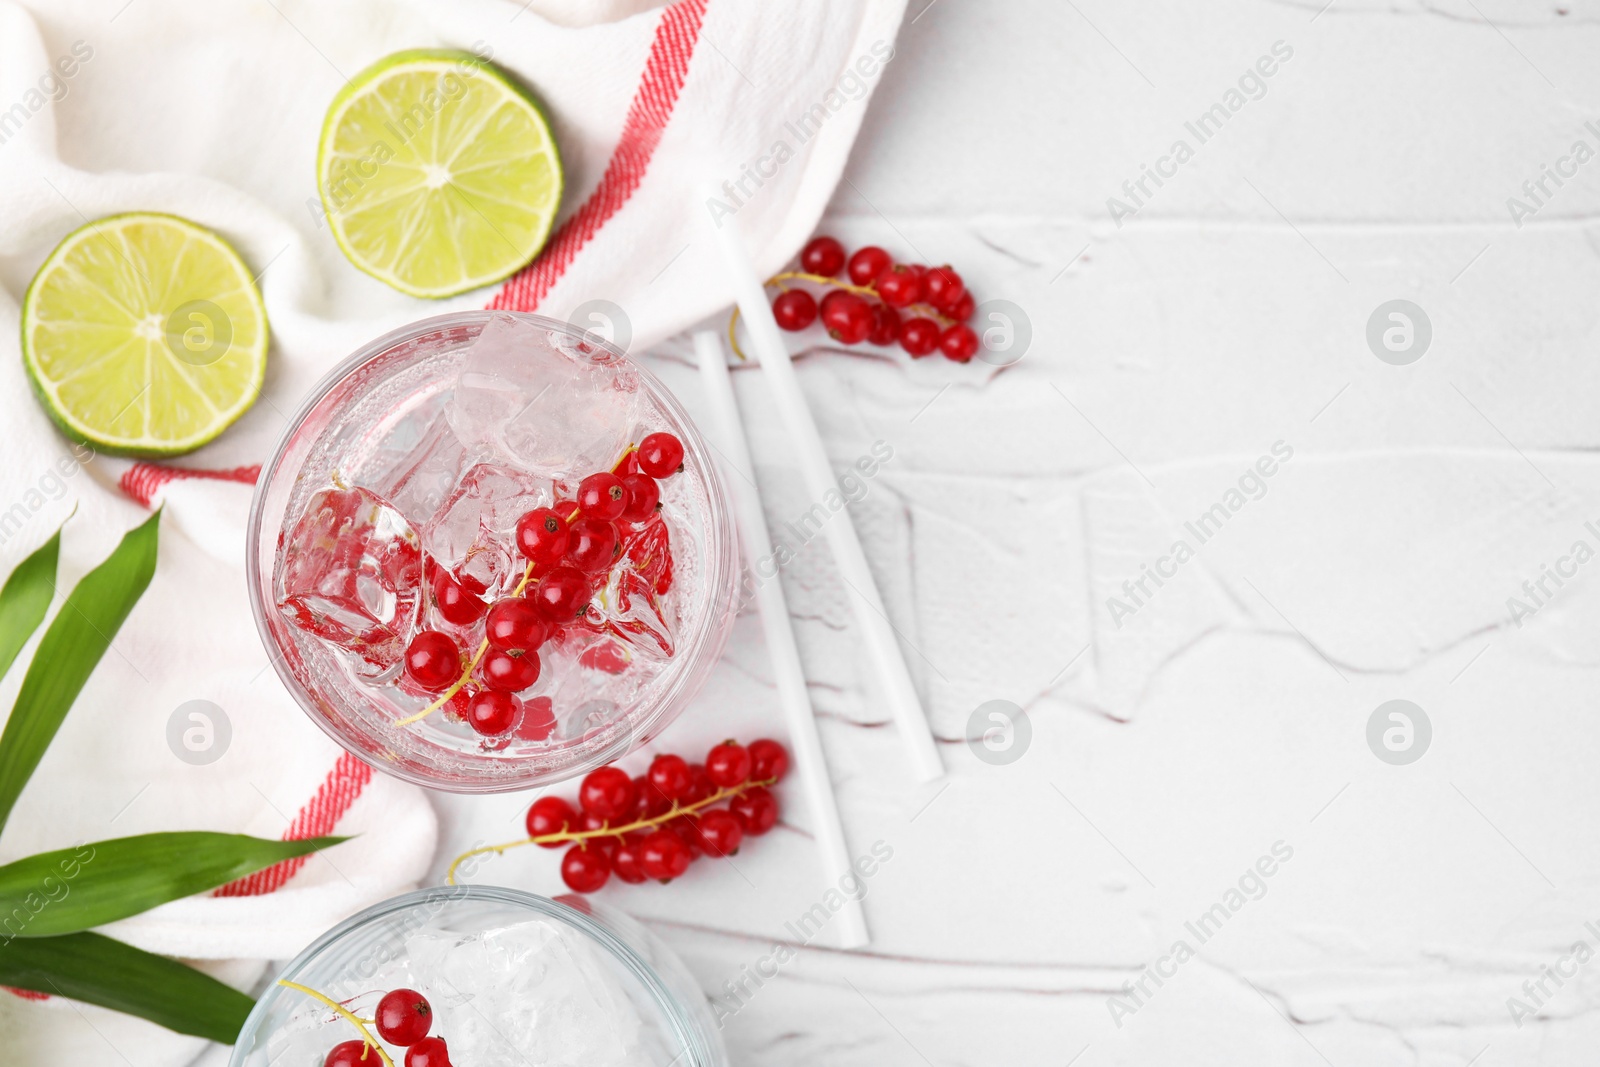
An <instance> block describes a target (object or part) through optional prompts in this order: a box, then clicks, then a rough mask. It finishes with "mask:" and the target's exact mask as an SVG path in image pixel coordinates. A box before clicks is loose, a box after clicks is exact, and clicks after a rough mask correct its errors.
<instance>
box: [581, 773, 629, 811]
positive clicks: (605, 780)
mask: <svg viewBox="0 0 1600 1067" xmlns="http://www.w3.org/2000/svg"><path fill="white" fill-rule="evenodd" d="M633 799H634V798H633V779H632V778H629V777H628V775H627V772H625V771H623V770H621V769H620V768H617V767H601V768H599V769H598V770H593V771H590V772H589V773H588V775H587V776H586V777H585V778H584V779H583V784H582V785H581V786H579V787H578V803H579V804H582V805H583V810H584V811H586V812H589V813H590V814H592V815H598V816H600V818H602V819H610V820H611V821H613V822H615V821H617V820H618V819H622V818H625V817H626V816H627V815H628V813H629V812H631V811H632V810H633Z"/></svg>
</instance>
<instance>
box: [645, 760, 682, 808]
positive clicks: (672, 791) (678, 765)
mask: <svg viewBox="0 0 1600 1067" xmlns="http://www.w3.org/2000/svg"><path fill="white" fill-rule="evenodd" d="M649 776H650V784H651V785H653V786H655V787H656V790H657V791H658V792H660V794H661V795H662V796H664V797H666V798H667V799H669V800H682V799H683V795H684V794H685V793H687V792H688V791H689V786H690V785H691V784H692V783H693V779H692V778H691V777H690V775H689V765H688V764H687V763H685V762H684V759H683V757H682V756H670V755H668V756H657V757H656V758H655V759H653V760H651V761H650V775H649Z"/></svg>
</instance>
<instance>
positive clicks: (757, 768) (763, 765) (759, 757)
mask: <svg viewBox="0 0 1600 1067" xmlns="http://www.w3.org/2000/svg"><path fill="white" fill-rule="evenodd" d="M788 773H789V750H788V749H786V748H784V747H783V746H782V745H780V744H779V743H778V742H776V741H774V740H772V739H771V738H770V737H763V738H762V739H761V740H759V741H752V742H750V777H751V779H753V780H754V781H757V782H781V781H783V776H784V775H786V774H788Z"/></svg>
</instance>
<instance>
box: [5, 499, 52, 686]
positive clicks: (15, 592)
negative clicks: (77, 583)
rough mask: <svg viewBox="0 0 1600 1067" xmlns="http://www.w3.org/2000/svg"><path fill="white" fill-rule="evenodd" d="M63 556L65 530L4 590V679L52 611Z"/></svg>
mask: <svg viewBox="0 0 1600 1067" xmlns="http://www.w3.org/2000/svg"><path fill="white" fill-rule="evenodd" d="M60 556H61V531H60V530H57V531H56V532H55V536H54V537H52V538H50V540H48V541H46V542H45V543H44V544H42V545H40V546H39V547H38V548H36V549H34V551H33V555H31V556H29V557H28V558H27V559H25V560H23V561H22V562H21V563H19V564H17V569H16V570H14V571H12V572H11V577H9V578H7V579H6V587H5V588H4V589H0V678H4V677H5V674H6V671H8V670H10V669H11V664H12V663H14V662H16V658H17V653H18V652H21V651H22V646H23V645H25V644H27V643H28V638H30V637H32V636H33V631H35V630H37V629H38V628H39V624H40V623H41V622H43V621H44V615H45V612H47V611H49V610H50V598H51V597H53V596H55V594H56V560H57V559H59V558H60Z"/></svg>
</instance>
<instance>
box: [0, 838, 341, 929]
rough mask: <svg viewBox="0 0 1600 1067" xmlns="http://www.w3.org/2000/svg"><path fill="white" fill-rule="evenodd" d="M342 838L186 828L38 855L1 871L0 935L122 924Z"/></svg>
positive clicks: (336, 842)
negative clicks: (263, 835)
mask: <svg viewBox="0 0 1600 1067" xmlns="http://www.w3.org/2000/svg"><path fill="white" fill-rule="evenodd" d="M344 840H346V839H345V838H343V837H313V838H309V839H307V840H303V841H268V840H265V839H263V838H259V837H247V836H245V835H244V834H217V833H208V832H204V831H190V832H184V833H170V834H141V835H140V836H138V837H119V838H116V839H114V840H111V841H98V842H95V843H93V844H88V845H80V846H78V847H77V848H64V849H60V850H58V851H55V852H40V853H39V854H37V855H34V856H28V857H27V858H25V859H20V860H17V861H16V862H15V863H8V864H6V865H5V866H4V867H0V938H13V937H55V936H57V935H59V934H70V933H75V932H77V931H79V930H87V929H89V928H90V927H93V926H101V925H103V924H105V923H108V922H115V921H116V920H118V919H126V918H127V917H128V916H130V915H137V914H139V913H140V912H142V911H148V910H149V909H151V908H153V907H155V906H156V905H157V904H165V903H166V902H167V901H169V900H178V899H180V898H182V897H187V896H191V895H193V894H195V893H203V892H205V891H206V890H207V889H215V888H216V887H217V886H219V885H225V884H227V883H228V882H231V881H233V880H234V879H235V878H243V877H244V876H245V875H247V874H249V873H250V872H252V871H259V870H260V869H261V868H263V867H270V866H272V865H273V864H274V863H277V862H278V861H279V860H286V859H292V858H294V857H295V856H305V855H308V854H310V853H312V852H315V851H317V850H318V849H322V848H328V847H329V846H331V845H337V844H338V843H339V842H341V841H344ZM4 951H5V950H4V949H3V948H0V952H4Z"/></svg>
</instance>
